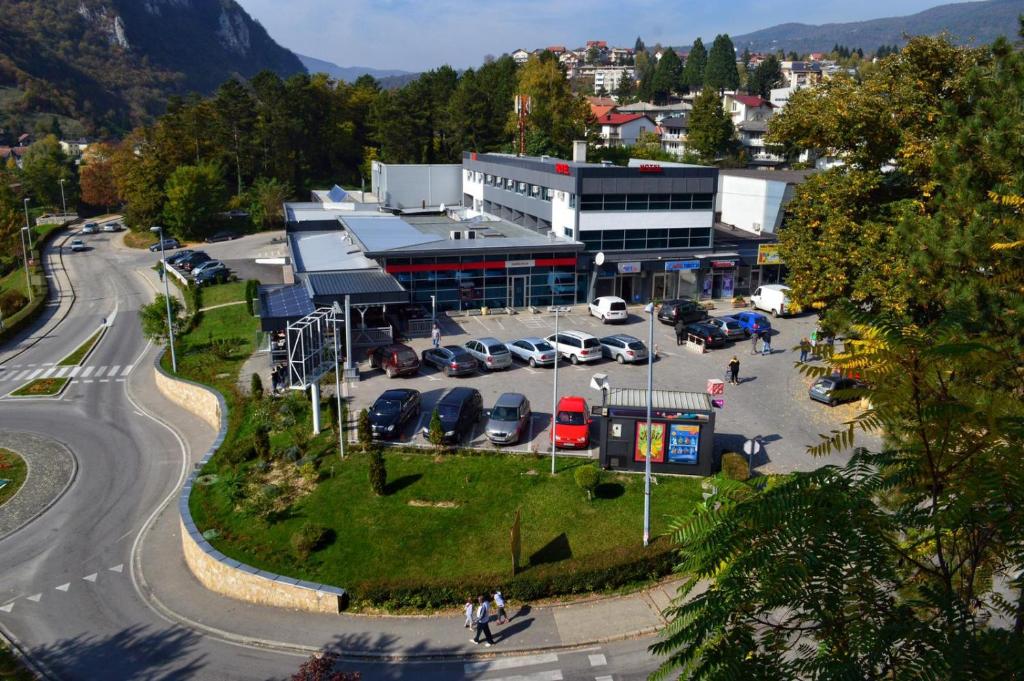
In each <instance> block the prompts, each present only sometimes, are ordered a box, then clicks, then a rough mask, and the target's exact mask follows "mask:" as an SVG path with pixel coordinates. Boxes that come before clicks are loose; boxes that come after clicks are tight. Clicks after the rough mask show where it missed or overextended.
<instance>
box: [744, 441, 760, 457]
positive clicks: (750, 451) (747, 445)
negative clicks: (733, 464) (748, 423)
mask: <svg viewBox="0 0 1024 681" xmlns="http://www.w3.org/2000/svg"><path fill="white" fill-rule="evenodd" d="M760 452H761V443H760V442H758V441H757V440H747V441H746V442H744V443H743V453H744V454H746V455H747V456H754V455H756V454H759V453H760Z"/></svg>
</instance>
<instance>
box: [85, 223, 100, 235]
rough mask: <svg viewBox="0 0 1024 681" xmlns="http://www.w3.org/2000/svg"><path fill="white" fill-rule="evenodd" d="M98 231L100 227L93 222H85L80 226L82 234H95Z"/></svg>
mask: <svg viewBox="0 0 1024 681" xmlns="http://www.w3.org/2000/svg"><path fill="white" fill-rule="evenodd" d="M98 231H100V226H99V225H98V224H96V223H95V222H87V223H85V224H84V225H82V234H95V233H96V232H98Z"/></svg>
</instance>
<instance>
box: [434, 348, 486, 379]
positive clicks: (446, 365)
mask: <svg viewBox="0 0 1024 681" xmlns="http://www.w3.org/2000/svg"><path fill="white" fill-rule="evenodd" d="M422 358H423V363H424V364H429V365H431V366H433V367H436V368H437V369H440V370H441V371H443V372H444V375H445V376H465V375H466V374H472V373H474V372H475V371H476V370H477V369H478V368H479V366H480V364H479V362H477V361H476V358H475V357H473V355H471V354H469V351H468V350H466V348H464V347H462V346H461V345H442V346H441V347H439V348H427V349H426V350H424V351H423V355H422Z"/></svg>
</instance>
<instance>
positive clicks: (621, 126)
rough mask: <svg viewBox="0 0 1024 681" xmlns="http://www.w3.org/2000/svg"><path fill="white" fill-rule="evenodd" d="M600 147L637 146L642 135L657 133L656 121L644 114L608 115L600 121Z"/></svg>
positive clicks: (598, 122)
mask: <svg viewBox="0 0 1024 681" xmlns="http://www.w3.org/2000/svg"><path fill="white" fill-rule="evenodd" d="M597 124H598V125H599V126H600V130H599V132H598V135H599V136H600V138H601V141H600V142H599V143H598V144H599V146H604V147H621V146H627V145H633V144H636V141H637V139H638V138H639V137H640V133H643V132H655V123H654V120H653V119H651V118H648V117H647V116H645V115H643V114H623V113H608V114H605V115H604V116H602V117H601V118H600V119H598V121H597Z"/></svg>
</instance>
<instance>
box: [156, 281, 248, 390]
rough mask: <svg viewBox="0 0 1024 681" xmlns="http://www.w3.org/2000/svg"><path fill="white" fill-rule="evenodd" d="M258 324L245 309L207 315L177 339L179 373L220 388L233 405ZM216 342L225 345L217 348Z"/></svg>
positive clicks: (167, 365) (226, 309)
mask: <svg viewBox="0 0 1024 681" xmlns="http://www.w3.org/2000/svg"><path fill="white" fill-rule="evenodd" d="M213 288H215V287H213ZM259 324H260V320H259V319H258V318H256V317H253V316H252V315H250V314H249V310H248V309H247V308H246V306H245V305H231V306H229V307H219V308H217V309H215V310H210V311H208V312H204V313H203V314H202V316H201V317H200V321H199V325H198V326H196V328H194V329H192V330H191V331H190V332H188V333H186V334H183V335H181V336H180V337H175V339H174V342H175V348H176V350H177V353H178V373H179V374H180V375H181V376H184V377H185V378H188V379H190V380H193V381H198V382H199V383H205V384H206V385H210V386H213V387H214V388H217V389H218V390H219V391H221V393H222V394H223V395H224V397H225V399H227V400H228V401H229V404H230V402H231V400H232V399H233V392H234V386H235V378H236V377H237V376H238V371H239V369H241V368H242V364H243V363H244V362H245V360H246V359H248V358H249V355H251V354H252V353H253V351H254V350H255V349H256V334H257V332H258V331H259ZM215 341H219V342H221V343H222V345H221V346H220V347H218V346H217V345H216V343H215ZM218 353H219V354H218ZM163 367H164V369H166V370H167V371H170V368H171V358H170V355H169V354H167V353H165V354H164V357H163Z"/></svg>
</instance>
